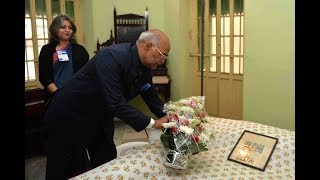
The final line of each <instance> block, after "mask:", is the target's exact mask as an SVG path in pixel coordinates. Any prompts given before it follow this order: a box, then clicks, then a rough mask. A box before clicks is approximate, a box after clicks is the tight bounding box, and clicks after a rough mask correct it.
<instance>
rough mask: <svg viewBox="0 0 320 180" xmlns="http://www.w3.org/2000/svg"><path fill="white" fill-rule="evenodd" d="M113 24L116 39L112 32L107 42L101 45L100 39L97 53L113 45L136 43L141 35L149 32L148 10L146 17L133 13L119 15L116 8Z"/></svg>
mask: <svg viewBox="0 0 320 180" xmlns="http://www.w3.org/2000/svg"><path fill="white" fill-rule="evenodd" d="M113 22H114V27H113V29H114V32H115V33H114V37H113V34H112V30H111V31H110V38H109V39H108V40H107V41H105V42H102V43H100V42H99V39H98V40H97V43H96V44H97V50H96V51H95V53H96V52H98V51H100V50H102V49H103V48H105V47H107V46H110V45H112V44H118V43H135V42H136V40H137V39H138V38H139V36H140V34H141V33H142V32H144V31H146V30H148V8H146V11H145V13H144V15H138V14H132V13H129V14H120V15H117V11H116V8H114V10H113Z"/></svg>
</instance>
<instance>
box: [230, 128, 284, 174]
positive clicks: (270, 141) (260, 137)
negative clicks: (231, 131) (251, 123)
mask: <svg viewBox="0 0 320 180" xmlns="http://www.w3.org/2000/svg"><path fill="white" fill-rule="evenodd" d="M277 143H278V138H275V137H271V136H267V135H264V134H259V133H256V132H252V131H248V130H244V131H243V133H242V134H241V136H240V138H239V140H238V141H237V143H236V145H235V146H234V148H233V149H232V151H231V152H230V154H229V156H228V160H230V161H234V162H237V163H240V164H242V165H245V166H249V167H252V168H255V169H258V170H260V171H265V169H266V167H267V164H268V162H269V160H270V157H271V155H272V153H273V151H274V149H275V147H276V145H277Z"/></svg>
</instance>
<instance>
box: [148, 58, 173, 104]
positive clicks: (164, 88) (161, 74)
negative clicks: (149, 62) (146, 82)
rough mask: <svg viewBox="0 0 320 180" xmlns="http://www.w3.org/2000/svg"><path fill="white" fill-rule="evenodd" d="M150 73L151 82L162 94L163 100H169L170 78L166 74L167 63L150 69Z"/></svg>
mask: <svg viewBox="0 0 320 180" xmlns="http://www.w3.org/2000/svg"><path fill="white" fill-rule="evenodd" d="M152 74H153V77H152V82H153V84H154V85H155V87H156V89H157V91H158V93H159V94H161V95H163V97H164V101H165V102H167V101H169V100H170V84H171V79H170V76H169V75H168V70H167V63H164V64H162V65H160V66H158V67H157V68H156V69H155V70H153V71H152Z"/></svg>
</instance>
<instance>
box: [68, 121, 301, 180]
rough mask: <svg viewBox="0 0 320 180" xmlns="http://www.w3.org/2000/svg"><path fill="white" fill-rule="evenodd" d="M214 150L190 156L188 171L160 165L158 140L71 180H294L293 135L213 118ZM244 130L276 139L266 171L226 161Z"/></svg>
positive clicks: (162, 156)
mask: <svg viewBox="0 0 320 180" xmlns="http://www.w3.org/2000/svg"><path fill="white" fill-rule="evenodd" d="M213 123H214V125H215V146H214V148H213V149H212V150H210V151H206V152H201V153H199V154H196V155H193V156H190V158H189V162H188V168H187V169H186V170H177V169H172V168H168V167H166V166H164V165H163V163H164V161H165V158H166V155H167V149H165V148H164V147H163V145H162V144H161V142H160V140H159V141H155V142H154V143H151V144H147V145H145V146H141V147H138V148H136V149H135V150H133V151H130V154H128V155H126V156H123V157H120V158H117V159H114V160H112V161H110V162H108V163H105V164H103V165H101V166H99V167H97V168H95V169H92V170H90V171H88V172H86V173H84V174H81V175H79V176H76V177H74V178H72V179H74V180H76V179H83V180H88V179H132V180H133V179H136V180H141V179H161V180H162V179H163V180H168V179H176V180H177V179H250V180H254V179H284V180H287V179H295V132H294V131H289V130H285V129H280V128H276V127H272V126H267V125H263V124H259V123H254V122H249V121H241V120H230V119H223V118H216V119H215V120H214V121H213ZM244 130H249V131H253V132H256V133H261V134H265V135H268V136H272V137H276V138H278V140H279V141H278V143H277V145H276V147H275V150H274V152H273V154H272V156H271V158H270V161H269V162H268V165H267V167H266V169H265V171H264V172H263V171H259V170H257V169H254V168H250V167H248V166H244V165H241V164H239V163H236V162H233V161H229V160H227V157H228V155H229V154H230V152H231V151H232V149H233V147H234V146H235V144H236V143H237V141H238V139H239V138H240V136H241V134H242V132H243V131H244Z"/></svg>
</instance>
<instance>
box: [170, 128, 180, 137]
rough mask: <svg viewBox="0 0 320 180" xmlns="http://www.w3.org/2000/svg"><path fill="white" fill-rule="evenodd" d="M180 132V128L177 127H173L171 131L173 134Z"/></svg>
mask: <svg viewBox="0 0 320 180" xmlns="http://www.w3.org/2000/svg"><path fill="white" fill-rule="evenodd" d="M178 132H179V129H178V128H176V127H173V128H171V133H172V134H173V135H177V134H178Z"/></svg>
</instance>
